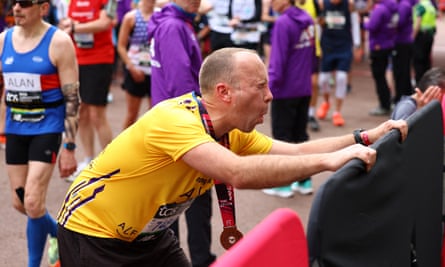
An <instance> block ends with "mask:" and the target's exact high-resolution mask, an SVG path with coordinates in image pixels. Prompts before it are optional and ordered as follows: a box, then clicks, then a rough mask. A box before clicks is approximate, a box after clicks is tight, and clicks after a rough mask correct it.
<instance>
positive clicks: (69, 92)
mask: <svg viewBox="0 0 445 267" xmlns="http://www.w3.org/2000/svg"><path fill="white" fill-rule="evenodd" d="M62 93H63V96H64V97H65V103H66V109H65V112H66V115H65V137H66V138H67V139H68V140H74V138H75V136H76V133H77V127H78V123H77V120H78V113H79V104H80V98H79V82H75V83H70V84H64V85H63V86H62Z"/></svg>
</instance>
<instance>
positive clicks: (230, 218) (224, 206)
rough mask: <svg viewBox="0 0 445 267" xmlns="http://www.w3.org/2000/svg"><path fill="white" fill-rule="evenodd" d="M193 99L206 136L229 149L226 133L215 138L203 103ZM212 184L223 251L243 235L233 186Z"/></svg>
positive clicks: (194, 95)
mask: <svg viewBox="0 0 445 267" xmlns="http://www.w3.org/2000/svg"><path fill="white" fill-rule="evenodd" d="M193 98H194V99H195V100H196V102H197V103H198V106H199V114H200V115H201V121H202V124H203V125H204V128H205V130H206V132H207V134H209V135H210V136H211V137H212V138H213V139H215V140H217V141H218V142H219V143H220V144H221V145H222V146H224V147H226V148H227V149H229V148H230V143H229V135H228V134H227V133H226V134H224V135H223V136H222V137H221V138H220V139H217V138H216V136H215V130H214V129H213V124H212V120H211V119H210V116H209V114H208V112H207V110H206V109H205V107H204V103H203V102H202V101H201V100H200V99H199V98H198V97H196V94H195V92H193ZM214 183H215V190H216V195H217V196H218V204H219V210H220V212H221V217H222V221H223V227H224V229H223V232H222V233H221V236H220V242H221V245H222V246H223V247H224V248H225V249H229V248H230V247H231V246H233V245H234V244H235V243H236V242H237V241H238V240H240V239H241V238H242V237H243V234H242V233H241V232H240V231H238V229H237V228H236V220H235V191H234V189H233V186H232V185H230V184H224V183H222V182H220V181H217V180H215V181H214Z"/></svg>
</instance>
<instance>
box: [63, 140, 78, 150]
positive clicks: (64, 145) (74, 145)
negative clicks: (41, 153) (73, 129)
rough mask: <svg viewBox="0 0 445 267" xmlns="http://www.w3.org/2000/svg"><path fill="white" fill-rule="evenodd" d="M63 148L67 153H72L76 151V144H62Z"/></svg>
mask: <svg viewBox="0 0 445 267" xmlns="http://www.w3.org/2000/svg"><path fill="white" fill-rule="evenodd" d="M63 148H65V149H66V150H68V151H74V150H75V149H76V144H75V143H73V142H68V143H64V144H63Z"/></svg>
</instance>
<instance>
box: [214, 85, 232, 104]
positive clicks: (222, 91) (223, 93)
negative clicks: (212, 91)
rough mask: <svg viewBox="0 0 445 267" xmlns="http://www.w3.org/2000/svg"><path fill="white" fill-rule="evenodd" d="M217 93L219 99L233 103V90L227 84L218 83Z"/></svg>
mask: <svg viewBox="0 0 445 267" xmlns="http://www.w3.org/2000/svg"><path fill="white" fill-rule="evenodd" d="M216 93H217V95H218V97H219V98H220V99H221V100H222V101H224V102H230V101H232V90H231V88H230V87H229V86H227V84H225V83H218V84H217V85H216Z"/></svg>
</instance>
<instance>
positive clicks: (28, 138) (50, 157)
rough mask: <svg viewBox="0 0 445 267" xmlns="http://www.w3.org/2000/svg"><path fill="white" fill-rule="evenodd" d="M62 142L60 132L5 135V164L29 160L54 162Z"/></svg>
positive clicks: (23, 162) (24, 162)
mask: <svg viewBox="0 0 445 267" xmlns="http://www.w3.org/2000/svg"><path fill="white" fill-rule="evenodd" d="M61 143H62V134H61V133H54V134H41V135H16V134H7V135H6V153H5V154H6V164H27V163H28V162H29V161H41V162H46V163H55V162H56V160H57V154H58V152H59V149H60V144H61Z"/></svg>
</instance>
